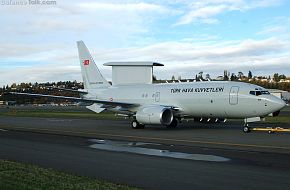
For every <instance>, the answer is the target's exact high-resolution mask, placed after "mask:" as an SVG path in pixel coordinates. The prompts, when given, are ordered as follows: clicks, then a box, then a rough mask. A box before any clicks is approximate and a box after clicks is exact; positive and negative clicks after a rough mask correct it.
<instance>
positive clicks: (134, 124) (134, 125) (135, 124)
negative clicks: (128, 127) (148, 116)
mask: <svg viewBox="0 0 290 190" xmlns="http://www.w3.org/2000/svg"><path fill="white" fill-rule="evenodd" d="M144 127H145V125H143V124H141V123H139V122H138V121H137V120H134V121H132V128H133V129H144Z"/></svg>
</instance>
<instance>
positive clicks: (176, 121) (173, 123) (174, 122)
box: [166, 118, 178, 129]
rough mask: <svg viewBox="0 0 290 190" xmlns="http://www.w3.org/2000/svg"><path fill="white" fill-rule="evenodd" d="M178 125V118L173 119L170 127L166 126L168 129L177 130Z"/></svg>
mask: <svg viewBox="0 0 290 190" xmlns="http://www.w3.org/2000/svg"><path fill="white" fill-rule="evenodd" d="M177 125H178V120H177V119H176V118H173V120H172V122H171V123H170V124H169V125H166V127H167V128H171V129H172V128H176V127H177Z"/></svg>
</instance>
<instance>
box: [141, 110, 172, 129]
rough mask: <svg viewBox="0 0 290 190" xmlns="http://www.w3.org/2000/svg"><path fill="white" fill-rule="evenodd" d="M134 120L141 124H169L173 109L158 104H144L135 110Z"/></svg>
mask: <svg viewBox="0 0 290 190" xmlns="http://www.w3.org/2000/svg"><path fill="white" fill-rule="evenodd" d="M136 120H137V121H138V122H139V123H141V124H161V125H169V124H170V123H171V122H172V120H173V111H172V110H171V109H170V108H167V107H164V106H159V105H153V106H146V107H142V108H140V109H139V110H138V111H137V113H136Z"/></svg>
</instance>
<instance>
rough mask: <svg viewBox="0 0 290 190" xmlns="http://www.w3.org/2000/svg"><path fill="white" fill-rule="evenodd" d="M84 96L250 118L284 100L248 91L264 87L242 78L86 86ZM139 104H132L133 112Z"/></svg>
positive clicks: (187, 113) (192, 114)
mask: <svg viewBox="0 0 290 190" xmlns="http://www.w3.org/2000/svg"><path fill="white" fill-rule="evenodd" d="M88 91H89V94H88V95H86V98H90V99H93V98H95V99H99V100H106V101H116V102H128V103H134V104H139V105H140V107H142V106H150V105H162V106H170V107H174V108H177V109H178V110H179V112H178V114H179V115H180V116H181V117H209V118H251V117H262V116H266V115H268V114H270V113H273V112H276V111H278V110H280V109H282V108H283V107H284V106H285V103H284V102H283V101H282V100H281V99H279V98H277V97H275V96H272V95H270V94H262V95H259V96H256V95H253V94H250V91H260V92H261V91H263V92H267V91H266V90H265V89H264V88H262V87H260V86H257V85H252V84H248V83H243V82H228V81H226V82H225V81H221V82H219V81H204V82H188V83H162V84H141V85H140V84H138V85H123V86H111V87H108V88H100V89H92V90H88ZM140 107H135V108H131V109H130V111H132V112H136V111H137V110H138V109H139V108H140Z"/></svg>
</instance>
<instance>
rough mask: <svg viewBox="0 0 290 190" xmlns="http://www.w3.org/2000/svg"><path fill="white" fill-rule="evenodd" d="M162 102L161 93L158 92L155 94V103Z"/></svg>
mask: <svg viewBox="0 0 290 190" xmlns="http://www.w3.org/2000/svg"><path fill="white" fill-rule="evenodd" d="M159 101H160V92H156V93H155V102H159Z"/></svg>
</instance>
